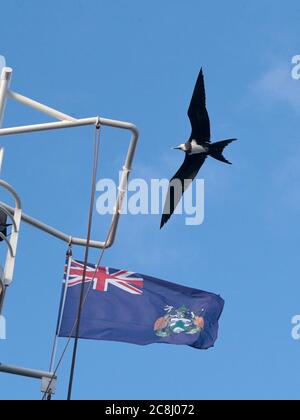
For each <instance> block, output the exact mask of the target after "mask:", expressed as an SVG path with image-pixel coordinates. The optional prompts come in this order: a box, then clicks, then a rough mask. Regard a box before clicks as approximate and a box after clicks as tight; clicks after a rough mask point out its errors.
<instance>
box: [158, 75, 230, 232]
mask: <svg viewBox="0 0 300 420" xmlns="http://www.w3.org/2000/svg"><path fill="white" fill-rule="evenodd" d="M188 116H189V119H190V122H191V125H192V133H191V136H190V138H189V140H188V141H187V142H186V143H185V144H181V145H179V146H178V147H175V149H178V150H182V151H183V152H185V160H184V162H183V165H182V166H181V168H180V169H179V171H178V172H177V173H176V174H175V175H174V177H173V178H172V179H171V181H170V184H169V190H168V195H167V199H166V204H165V207H164V212H163V215H162V219H161V225H160V228H162V227H163V226H164V225H165V223H167V221H168V220H169V219H170V217H171V216H172V214H173V213H174V211H175V209H176V207H177V205H178V203H179V201H180V199H181V197H182V195H183V193H184V192H185V191H186V189H187V188H188V187H189V185H190V184H191V183H192V181H193V180H194V179H195V177H196V175H197V174H198V172H199V170H200V168H201V167H202V165H203V164H204V162H205V160H206V158H207V156H211V157H213V158H215V159H217V160H219V161H221V162H224V163H227V164H229V165H231V163H230V162H229V161H228V160H227V159H225V157H224V156H223V151H224V149H225V147H226V146H228V145H229V144H230V143H232V142H233V141H235V140H236V139H228V140H223V141H219V142H217V143H211V140H210V138H211V136H210V121H209V116H208V112H207V109H206V97H205V86H204V76H203V70H202V69H201V71H200V73H199V76H198V79H197V83H196V86H195V89H194V93H193V96H192V100H191V103H190V106H189V110H188Z"/></svg>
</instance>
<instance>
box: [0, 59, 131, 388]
mask: <svg viewBox="0 0 300 420" xmlns="http://www.w3.org/2000/svg"><path fill="white" fill-rule="evenodd" d="M0 58H1V56H0ZM0 71H1V68H0ZM12 72H13V70H12V69H11V68H9V67H4V68H3V69H2V73H1V80H0V137H1V136H9V135H17V134H24V133H33V132H39V131H48V130H57V129H65V128H75V127H82V126H89V125H91V126H92V125H95V126H99V125H101V126H108V127H113V128H118V129H122V130H126V131H129V132H130V133H131V140H130V143H129V147H128V151H127V156H126V159H125V163H124V166H123V170H122V176H121V180H120V184H119V188H118V191H119V192H118V197H117V201H116V206H115V208H114V213H113V216H112V220H111V225H110V228H109V237H108V238H107V240H106V241H96V240H91V241H90V242H89V246H90V247H93V248H99V249H106V248H109V247H111V246H112V245H113V243H114V241H115V237H116V232H117V227H118V222H119V218H120V215H121V211H122V204H123V199H124V196H125V193H126V191H127V185H128V178H129V174H130V172H131V168H132V162H133V159H134V155H135V151H136V146H137V143H138V138H139V133H138V130H137V128H136V126H135V125H133V124H132V123H129V122H124V121H117V120H111V119H107V118H100V117H98V116H96V117H91V118H82V119H75V118H73V117H71V116H70V115H67V114H64V113H62V112H60V111H58V110H55V109H53V108H50V107H48V106H46V105H44V104H42V103H39V102H37V101H35V100H33V99H30V98H27V97H26V96H23V95H21V94H19V93H17V92H14V91H12V90H10V81H11V76H12ZM8 98H9V99H12V100H15V101H18V102H20V103H21V104H23V105H26V106H29V107H32V108H34V109H36V110H38V111H40V112H42V113H44V114H47V115H49V116H51V117H52V118H55V119H57V120H59V121H57V122H50V123H45V124H34V125H26V126H19V127H9V128H1V127H2V121H3V117H4V111H5V107H6V102H7V99H8ZM3 154H4V151H3V149H0V173H1V166H2V161H3ZM0 187H3V188H5V189H6V190H8V191H9V192H10V193H11V195H12V196H13V197H14V199H15V207H11V206H9V205H8V204H7V203H4V202H0V208H1V209H3V210H4V211H5V212H6V213H7V216H9V217H10V219H11V220H12V233H11V236H10V240H9V241H8V240H7V238H5V237H4V235H2V234H1V233H0V236H1V235H2V236H1V238H2V239H3V240H4V241H5V242H6V244H7V246H8V254H7V255H8V256H7V260H6V265H5V269H4V273H3V275H2V276H1V270H0V288H1V284H2V292H1V289H0V293H1V295H0V298H1V299H0V316H1V311H2V308H3V304H4V298H5V290H6V288H7V287H8V286H9V285H10V284H11V282H12V280H13V269H14V262H15V255H16V249H17V242H18V233H19V228H20V223H21V220H23V221H24V222H25V223H28V224H30V225H31V226H33V227H35V228H37V229H40V230H42V231H44V232H45V233H47V234H49V235H52V236H54V237H56V238H58V239H60V240H62V241H64V242H66V243H68V244H74V245H79V246H86V245H87V241H86V239H82V238H75V237H73V236H72V235H68V234H66V233H64V232H61V231H59V230H58V229H55V228H54V227H52V226H49V225H47V224H45V223H43V222H41V221H39V220H37V219H35V218H33V217H31V216H29V215H26V214H25V213H24V212H23V211H22V209H21V201H20V199H19V196H18V194H17V193H16V191H15V190H14V189H13V188H12V187H11V186H10V185H9V184H7V183H6V182H5V181H3V180H1V179H0ZM0 323H1V319H0ZM0 327H1V324H0ZM0 372H4V373H10V374H15V375H21V376H25V377H30V378H36V379H41V380H42V392H43V393H45V392H46V393H47V394H49V395H51V394H53V393H55V387H56V380H57V378H56V375H54V374H53V373H52V372H43V371H39V370H32V369H26V368H19V367H15V366H7V365H4V364H1V363H0Z"/></svg>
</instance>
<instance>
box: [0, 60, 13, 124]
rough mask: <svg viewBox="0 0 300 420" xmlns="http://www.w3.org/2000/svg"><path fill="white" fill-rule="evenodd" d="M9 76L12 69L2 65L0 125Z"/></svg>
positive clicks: (0, 78)
mask: <svg viewBox="0 0 300 420" xmlns="http://www.w3.org/2000/svg"><path fill="white" fill-rule="evenodd" d="M11 76H12V69H11V68H10V67H4V69H3V70H2V73H1V76H0V127H1V125H2V121H3V116H4V111H5V105H6V96H7V90H8V88H9V84H10V80H11Z"/></svg>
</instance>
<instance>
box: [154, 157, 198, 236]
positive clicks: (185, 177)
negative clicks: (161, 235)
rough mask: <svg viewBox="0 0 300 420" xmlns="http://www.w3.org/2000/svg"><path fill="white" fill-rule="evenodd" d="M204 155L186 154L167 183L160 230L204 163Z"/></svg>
mask: <svg viewBox="0 0 300 420" xmlns="http://www.w3.org/2000/svg"><path fill="white" fill-rule="evenodd" d="M205 159H206V155H205V154H197V155H188V154H186V157H185V160H184V162H183V165H182V166H181V168H180V169H179V170H178V172H177V173H176V174H175V175H174V176H173V178H172V179H171V181H170V183H169V189H168V194H167V198H166V202H165V207H164V211H163V215H162V218H161V224H160V228H162V227H163V226H164V225H165V224H166V223H167V221H168V220H169V219H170V217H171V216H172V214H173V213H174V211H175V209H176V207H177V205H178V203H179V201H180V199H181V197H182V195H183V193H184V192H185V191H186V190H187V188H188V187H189V186H190V185H191V183H192V181H193V180H194V179H195V177H196V175H197V173H198V172H199V170H200V168H201V166H202V165H203V163H204V162H205Z"/></svg>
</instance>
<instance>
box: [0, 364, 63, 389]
mask: <svg viewBox="0 0 300 420" xmlns="http://www.w3.org/2000/svg"><path fill="white" fill-rule="evenodd" d="M0 372H3V373H8V374H10V375H18V376H24V377H25V378H32V379H40V380H41V381H42V389H41V391H42V392H43V393H45V392H46V391H47V393H48V395H49V396H51V395H52V394H54V393H55V391H56V382H57V376H56V375H55V374H54V373H52V372H44V371H42V370H35V369H27V368H20V367H17V366H10V365H3V364H2V363H0Z"/></svg>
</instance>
